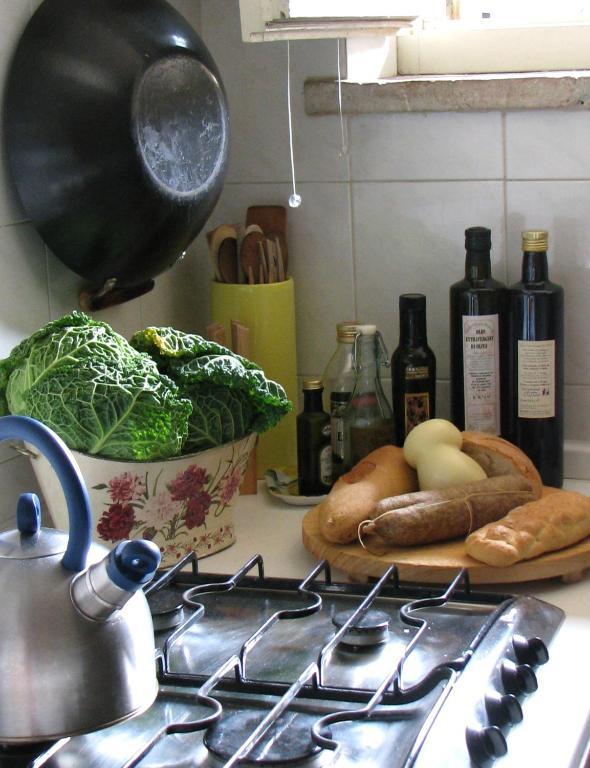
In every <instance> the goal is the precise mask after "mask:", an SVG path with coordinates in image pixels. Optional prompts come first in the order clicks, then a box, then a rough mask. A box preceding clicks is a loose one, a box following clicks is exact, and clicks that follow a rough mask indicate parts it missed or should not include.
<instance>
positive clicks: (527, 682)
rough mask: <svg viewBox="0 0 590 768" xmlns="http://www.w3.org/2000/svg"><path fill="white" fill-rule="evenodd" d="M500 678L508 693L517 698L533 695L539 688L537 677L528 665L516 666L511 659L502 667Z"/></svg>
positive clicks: (503, 662)
mask: <svg viewBox="0 0 590 768" xmlns="http://www.w3.org/2000/svg"><path fill="white" fill-rule="evenodd" d="M500 677H501V678H502V685H503V686H504V690H505V691H506V693H513V694H514V695H515V696H518V695H519V694H521V693H525V694H526V693H533V691H536V690H537V688H538V683H537V676H536V675H535V672H534V670H533V668H532V667H530V666H529V665H528V664H515V663H514V662H513V661H511V660H510V659H504V660H503V661H502V664H501V666H500Z"/></svg>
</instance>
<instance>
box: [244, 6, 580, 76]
mask: <svg viewBox="0 0 590 768" xmlns="http://www.w3.org/2000/svg"><path fill="white" fill-rule="evenodd" d="M359 8H362V15H361V14H360V13H359ZM240 9H241V12H242V32H243V38H244V40H247V41H250V42H261V41H264V40H277V39H297V38H310V37H311V38H313V37H315V38H320V37H338V38H346V39H347V45H348V54H349V55H348V63H349V69H348V79H349V80H354V81H360V80H362V79H367V80H371V81H374V80H376V79H380V78H386V77H390V76H394V75H397V74H399V75H409V76H413V75H443V74H469V73H493V72H498V73H502V72H504V73H505V72H536V71H560V70H576V69H582V70H586V69H588V70H590V2H588V3H585V2H583V0H559V2H557V1H556V0H546V1H545V2H543V1H542V0H487V1H486V0H424V1H422V2H419V1H418V0H362V2H360V1H359V0H240ZM381 50H383V51H386V53H384V54H383V56H382V57H380V56H379V55H376V52H379V51H381ZM371 57H372V59H373V60H374V62H375V66H373V67H372V69H370V70H369V71H368V72H367V73H365V74H361V72H360V69H359V62H361V61H362V59H363V58H364V59H365V60H366V61H370V60H371ZM385 60H386V65H385V66H384V64H383V62H384V61H385ZM385 67H387V68H385Z"/></svg>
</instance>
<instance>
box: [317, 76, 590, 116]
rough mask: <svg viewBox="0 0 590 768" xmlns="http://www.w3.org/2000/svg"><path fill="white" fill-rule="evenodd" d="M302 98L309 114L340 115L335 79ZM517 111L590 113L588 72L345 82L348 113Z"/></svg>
mask: <svg viewBox="0 0 590 768" xmlns="http://www.w3.org/2000/svg"><path fill="white" fill-rule="evenodd" d="M304 97H305V111H306V113H307V114H308V115H334V114H338V113H339V108H338V83H337V81H335V80H307V81H306V82H305V86H304ZM513 109H590V71H589V70H576V71H567V72H525V73H509V74H506V73H502V74H490V75H413V76H403V75H401V76H399V77H394V78H391V79H388V80H379V81H376V82H371V83H353V82H348V81H343V82H342V111H343V113H344V114H346V115H361V114H371V113H388V112H473V111H478V112H479V111H485V110H513Z"/></svg>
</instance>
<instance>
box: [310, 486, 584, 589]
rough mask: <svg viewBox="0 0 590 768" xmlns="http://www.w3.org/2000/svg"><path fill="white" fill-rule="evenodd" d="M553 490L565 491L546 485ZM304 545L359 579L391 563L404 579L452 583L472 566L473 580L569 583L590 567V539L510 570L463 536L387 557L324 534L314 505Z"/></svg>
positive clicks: (402, 549)
mask: <svg viewBox="0 0 590 768" xmlns="http://www.w3.org/2000/svg"><path fill="white" fill-rule="evenodd" d="M548 493H562V491H559V490H557V489H555V488H545V489H544V495H546V494H548ZM303 544H304V545H305V547H306V548H307V549H309V551H310V552H311V553H312V554H314V555H315V556H316V557H318V558H320V559H321V560H327V561H328V562H329V563H330V565H331V566H332V567H333V568H338V569H339V570H341V571H344V573H346V574H348V575H349V576H350V577H351V578H352V579H353V580H354V581H359V582H363V581H366V580H367V578H368V577H379V576H382V575H383V573H384V572H385V571H386V570H387V568H389V567H390V566H391V565H392V564H395V565H397V567H398V570H399V576H400V578H401V579H402V580H403V581H420V582H425V583H428V584H441V583H448V582H449V581H451V580H452V579H453V578H454V577H455V576H456V575H457V571H458V570H459V569H460V568H468V569H469V578H470V580H471V583H472V584H508V583H517V582H523V581H537V580H539V579H549V578H553V577H555V576H561V577H562V578H563V580H564V581H577V580H578V579H580V578H581V576H582V573H583V571H584V569H586V568H590V537H589V538H587V539H584V540H583V541H581V542H579V543H578V544H575V545H574V546H572V547H568V548H567V549H562V550H559V551H557V552H549V553H548V554H546V555H542V556H541V557H536V558H534V559H532V560H525V561H523V562H520V563H516V565H512V566H510V567H508V568H494V567H493V566H491V565H486V564H485V563H480V562H479V561H477V560H474V559H473V558H472V557H469V555H467V554H465V544H464V540H463V539H456V540H454V541H447V542H441V543H439V544H429V545H427V546H423V547H396V548H392V549H391V550H390V551H389V552H388V553H387V554H386V555H374V554H371V553H370V552H367V550H365V549H363V547H362V546H361V545H360V544H358V543H357V544H332V543H331V542H329V541H328V540H327V539H325V538H324V537H323V536H322V534H321V533H320V525H319V514H318V508H317V507H314V508H313V509H310V510H309V512H308V513H307V514H306V515H305V517H304V519H303Z"/></svg>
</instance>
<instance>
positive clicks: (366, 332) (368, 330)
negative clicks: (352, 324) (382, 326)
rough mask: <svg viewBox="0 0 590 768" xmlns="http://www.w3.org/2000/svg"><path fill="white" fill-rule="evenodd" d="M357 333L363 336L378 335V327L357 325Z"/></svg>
mask: <svg viewBox="0 0 590 768" xmlns="http://www.w3.org/2000/svg"><path fill="white" fill-rule="evenodd" d="M356 333H360V334H361V335H362V336H373V335H374V334H375V333H377V326H376V325H357V326H356Z"/></svg>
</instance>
